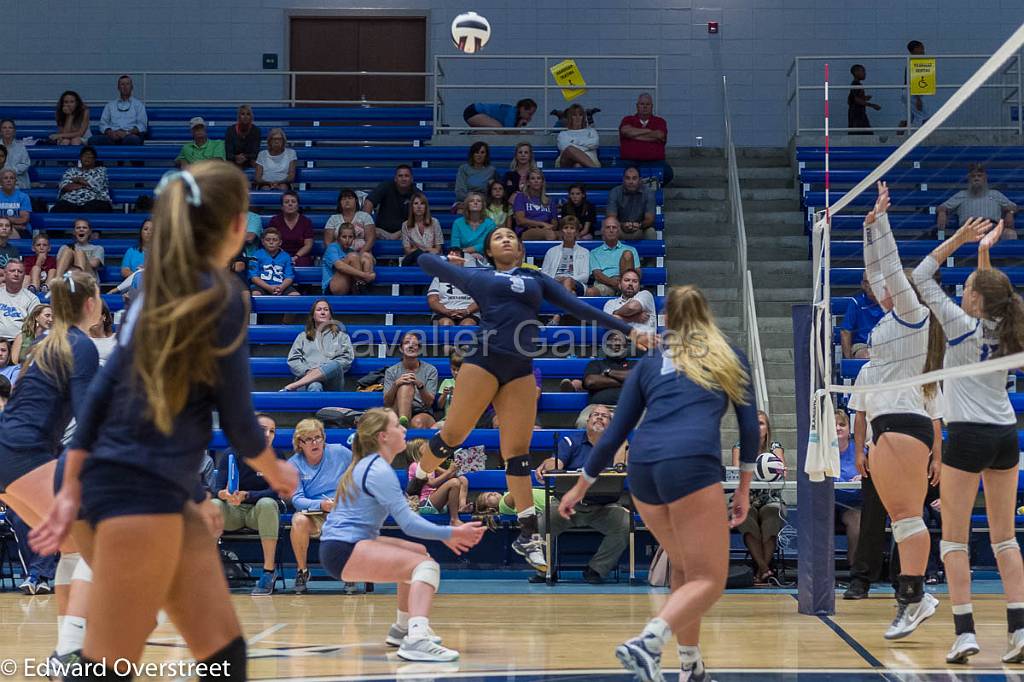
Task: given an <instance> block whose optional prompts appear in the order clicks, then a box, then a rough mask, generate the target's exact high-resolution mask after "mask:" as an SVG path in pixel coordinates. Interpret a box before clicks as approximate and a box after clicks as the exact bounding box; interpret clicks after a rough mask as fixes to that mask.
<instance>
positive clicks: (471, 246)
mask: <svg viewBox="0 0 1024 682" xmlns="http://www.w3.org/2000/svg"><path fill="white" fill-rule="evenodd" d="M495 187H498V188H501V184H499V183H497V182H493V181H492V182H491V189H492V190H493V189H494V188H495ZM499 191H501V192H504V189H503V188H502V189H500V190H499ZM496 229H497V225H495V223H494V220H492V219H491V218H490V216H489V215H488V213H487V211H486V210H485V209H484V198H483V195H481V194H480V193H479V192H470V193H469V194H467V195H466V201H465V202H464V203H463V206H462V215H461V216H459V217H458V218H456V219H455V222H454V223H453V224H452V239H451V248H452V249H458V250H459V251H460V253H461V254H462V257H463V258H465V259H466V261H467V262H466V265H469V266H487V265H488V263H487V258H486V257H485V256H484V245H485V244H486V243H487V238H488V237H489V236H490V235H491V232H494V231H495V230H496Z"/></svg>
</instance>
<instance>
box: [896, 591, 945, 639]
mask: <svg viewBox="0 0 1024 682" xmlns="http://www.w3.org/2000/svg"><path fill="white" fill-rule="evenodd" d="M938 605H939V600H938V599H936V598H935V597H933V596H932V595H930V594H928V593H925V595H924V598H923V599H922V600H921V601H919V602H917V603H916V604H900V605H899V610H898V611H896V617H895V618H894V619H893V621H892V625H890V626H889V629H888V630H886V631H885V638H886V639H903V638H904V637H906V636H907V635H909V634H911V633H912V632H913V631H914V630H916V629H917V626H918V625H920V624H921V623H923V622H925V621H926V620H928V619H929V618H931V617H932V616H933V615H935V607H937V606H938Z"/></svg>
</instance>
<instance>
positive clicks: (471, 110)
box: [462, 104, 480, 124]
mask: <svg viewBox="0 0 1024 682" xmlns="http://www.w3.org/2000/svg"><path fill="white" fill-rule="evenodd" d="M479 113H480V112H479V111H477V110H476V105H475V104H470V105H469V106H468V107H466V108H465V109H463V110H462V120H463V121H465V122H466V123H467V124H468V123H469V119H471V118H473V117H474V116H476V115H477V114H479Z"/></svg>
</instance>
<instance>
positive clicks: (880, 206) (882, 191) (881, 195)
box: [864, 181, 890, 227]
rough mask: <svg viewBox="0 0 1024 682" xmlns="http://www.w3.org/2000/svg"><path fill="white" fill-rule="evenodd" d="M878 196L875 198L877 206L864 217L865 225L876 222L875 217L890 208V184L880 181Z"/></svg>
mask: <svg viewBox="0 0 1024 682" xmlns="http://www.w3.org/2000/svg"><path fill="white" fill-rule="evenodd" d="M876 187H877V189H878V198H877V199H875V206H874V208H872V209H871V211H869V212H868V214H867V215H866V216H865V217H864V227H867V226H868V225H870V224H871V223H873V222H875V219H876V218H877V217H879V216H880V215H882V214H884V213H885V212H886V211H888V210H889V205H890V203H889V186H888V185H886V184H885V183H884V182H881V181H879V182H878V183H877V185H876Z"/></svg>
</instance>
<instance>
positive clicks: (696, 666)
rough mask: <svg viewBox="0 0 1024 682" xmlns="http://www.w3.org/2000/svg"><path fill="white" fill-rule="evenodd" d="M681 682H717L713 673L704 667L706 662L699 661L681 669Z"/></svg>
mask: <svg viewBox="0 0 1024 682" xmlns="http://www.w3.org/2000/svg"><path fill="white" fill-rule="evenodd" d="M679 682H715V681H714V680H713V679H711V673H709V672H708V669H707V668H705V667H704V661H702V660H699V659H698V660H697V661H696V662H694V663H690V664H688V665H682V666H680V667H679Z"/></svg>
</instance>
